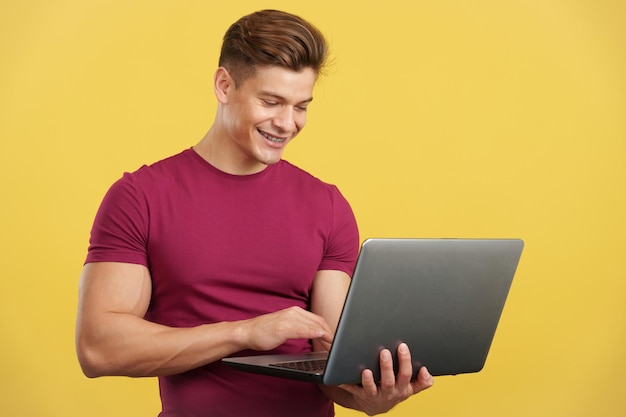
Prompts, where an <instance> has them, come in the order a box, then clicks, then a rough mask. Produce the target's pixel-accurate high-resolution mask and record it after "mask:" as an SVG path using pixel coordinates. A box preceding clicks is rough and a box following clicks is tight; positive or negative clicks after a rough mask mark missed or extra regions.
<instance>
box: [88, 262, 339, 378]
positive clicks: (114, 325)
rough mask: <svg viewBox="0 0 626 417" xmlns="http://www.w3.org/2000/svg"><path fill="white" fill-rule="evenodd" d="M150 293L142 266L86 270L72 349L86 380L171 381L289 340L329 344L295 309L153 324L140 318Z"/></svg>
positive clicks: (314, 320) (318, 321)
mask: <svg viewBox="0 0 626 417" xmlns="http://www.w3.org/2000/svg"><path fill="white" fill-rule="evenodd" d="M151 288H152V282H151V277H150V273H149V271H148V269H147V268H146V267H144V266H142V265H135V264H126V263H116V262H97V263H90V264H87V265H85V267H84V269H83V273H82V275H81V280H80V287H79V303H78V316H77V321H76V350H77V354H78V359H79V362H80V365H81V367H82V369H83V372H84V373H85V375H87V376H89V377H97V376H103V375H126V376H157V375H169V374H176V373H181V372H184V371H187V370H190V369H193V368H197V367H199V366H202V365H205V364H207V363H211V362H214V361H216V360H219V359H221V358H223V357H225V356H228V355H230V354H232V353H235V352H237V351H240V350H243V349H256V350H269V349H273V348H274V347H276V346H279V345H280V344H282V343H284V342H285V341H287V340H288V339H293V338H304V339H318V338H319V339H322V340H326V341H327V342H328V343H329V342H330V341H331V340H332V332H331V330H330V328H329V326H328V325H327V324H326V323H325V321H324V320H323V319H322V318H321V317H319V316H316V315H314V314H312V313H310V312H308V311H305V310H303V309H300V308H296V307H293V308H289V309H286V310H282V311H278V312H276V313H271V314H266V315H263V316H259V317H255V318H253V319H249V320H242V321H236V322H222V323H215V324H205V325H201V326H197V327H192V328H172V327H167V326H163V325H160V324H156V323H152V322H150V321H147V320H145V319H144V316H145V314H146V311H147V309H148V306H149V304H150V297H151Z"/></svg>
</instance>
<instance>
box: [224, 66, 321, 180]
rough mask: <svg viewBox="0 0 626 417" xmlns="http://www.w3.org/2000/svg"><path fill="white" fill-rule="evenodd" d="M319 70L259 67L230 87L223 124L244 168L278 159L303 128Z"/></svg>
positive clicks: (234, 154) (261, 166) (258, 168)
mask: <svg viewBox="0 0 626 417" xmlns="http://www.w3.org/2000/svg"><path fill="white" fill-rule="evenodd" d="M315 79H316V74H315V71H314V70H312V69H311V68H306V69H304V70H303V71H301V72H294V71H291V70H289V69H285V68H282V67H275V66H272V67H260V68H257V71H256V73H255V74H254V75H253V76H252V77H250V78H248V79H246V80H245V81H243V83H241V84H240V85H239V87H238V88H234V84H231V87H230V88H229V90H228V93H227V95H226V100H225V101H224V102H223V104H225V105H224V116H225V117H224V119H223V121H224V125H225V127H226V131H227V133H228V134H229V135H230V139H231V141H232V143H233V144H234V146H233V147H232V149H231V151H232V155H231V157H233V159H234V160H236V161H237V162H236V163H237V165H238V166H239V167H240V168H243V170H242V171H246V172H248V173H250V172H258V171H261V170H262V169H264V168H265V167H266V166H267V165H270V164H274V163H276V162H278V161H279V160H280V159H281V157H282V154H283V151H284V150H285V147H286V146H287V144H288V143H289V142H290V141H291V139H293V138H295V137H296V135H297V134H298V133H299V132H300V131H301V130H302V129H303V128H304V125H305V123H306V111H307V106H308V105H309V103H310V102H311V100H312V93H313V86H314V85H315Z"/></svg>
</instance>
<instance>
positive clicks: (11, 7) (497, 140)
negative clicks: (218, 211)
mask: <svg viewBox="0 0 626 417" xmlns="http://www.w3.org/2000/svg"><path fill="white" fill-rule="evenodd" d="M225 3H228V2H209V1H197V0H196V1H182V2H174V1H163V0H151V1H147V0H136V1H121V0H110V1H104V0H88V1H79V0H45V1H44V0H23V1H3V2H2V3H1V4H0V140H1V145H0V175H1V185H2V201H1V204H0V233H1V238H0V245H1V246H0V257H1V258H0V317H1V319H0V360H1V369H0V415H2V416H11V417H13V416H46V417H55V416H59V417H68V416H90V417H100V416H115V417H120V416H122V417H123V416H133V417H144V416H145V417H147V416H156V414H157V413H158V410H159V401H158V391H157V385H156V380H154V379H130V378H101V379H96V380H89V379H87V378H85V377H84V376H83V375H82V374H81V372H80V369H79V367H78V364H77V361H76V358H75V353H74V345H73V337H74V336H73V331H74V319H75V311H76V295H77V289H76V287H77V282H78V276H79V273H80V270H81V266H82V261H83V259H84V256H85V252H86V247H87V241H88V234H89V230H90V227H91V222H92V220H93V216H94V214H95V211H96V209H97V207H98V205H99V203H100V200H101V198H102V196H103V194H104V192H105V191H106V189H107V188H108V187H109V185H110V184H111V183H112V182H113V181H114V180H116V179H117V178H118V177H119V176H120V175H121V174H122V172H124V171H132V170H135V169H136V168H138V167H139V166H140V165H141V164H143V163H149V162H153V161H156V160H158V159H161V158H163V157H166V156H169V155H170V154H173V153H175V152H178V151H179V150H181V149H184V148H187V147H189V146H191V145H193V144H195V143H196V142H197V141H198V140H199V139H200V137H201V136H202V135H203V134H204V133H205V131H206V130H207V129H208V127H209V125H210V123H211V121H212V118H213V113H214V110H215V99H214V97H213V95H212V89H211V77H212V74H213V71H214V69H215V66H216V61H217V56H218V49H219V46H220V42H221V36H222V35H223V33H224V31H225V30H226V28H227V27H228V26H229V25H230V24H231V23H232V22H233V21H234V20H236V19H237V18H238V17H240V16H241V15H243V14H247V13H249V12H251V11H254V10H258V9H261V8H268V7H271V8H281V9H285V10H288V11H291V12H295V13H298V14H301V15H302V16H304V17H306V18H308V19H310V20H311V21H313V22H314V23H315V24H317V25H318V26H319V27H320V28H321V29H322V30H323V31H324V32H325V33H326V34H327V36H328V38H329V40H330V41H331V44H332V48H333V55H334V57H335V59H334V64H333V66H332V67H331V68H330V70H329V74H328V76H327V77H324V78H322V79H321V81H320V83H319V84H318V86H317V87H316V91H315V96H316V99H315V102H314V103H313V105H312V106H311V108H310V113H309V124H308V126H307V128H306V129H305V130H304V132H303V133H302V135H301V137H300V138H299V139H298V140H297V141H296V142H294V143H293V144H292V145H291V148H290V149H289V150H288V152H287V154H286V157H287V158H288V159H290V160H291V161H293V162H295V163H296V164H298V165H300V166H302V167H303V168H305V169H307V170H309V171H311V172H312V173H314V174H315V175H317V176H319V177H320V178H322V179H324V180H326V181H329V182H332V183H335V184H337V185H339V187H340V188H341V189H342V191H343V192H344V194H345V195H346V196H347V197H348V198H349V200H350V201H351V202H352V204H353V207H354V210H355V212H356V215H357V217H358V220H359V223H360V227H361V233H362V237H369V236H399V237H408V236H418V237H521V238H523V239H524V240H525V241H526V249H525V252H524V254H523V257H522V261H521V264H520V267H519V269H518V273H517V275H516V278H515V281H514V285H513V287H512V290H511V293H510V298H509V300H508V302H507V305H506V309H505V312H504V315H503V317H502V320H501V322H500V326H499V330H498V333H497V334H496V338H495V341H494V344H493V346H492V351H491V353H490V356H489V358H488V361H487V365H486V367H485V369H484V370H483V371H482V372H480V373H478V374H471V375H462V376H457V377H441V378H438V379H437V381H436V385H435V387H434V388H433V389H431V390H429V391H428V392H425V393H423V394H421V395H419V396H417V397H414V398H412V399H411V400H409V401H408V402H406V403H404V404H403V405H401V406H399V407H398V408H397V409H395V410H394V411H393V412H392V413H390V414H391V415H394V416H412V415H428V416H461V415H462V416H481V417H482V416H494V417H495V416H512V417H516V416H520V417H521V416H530V415H532V416H536V417H543V416H545V417H548V416H550V417H552V416H567V417H576V416H580V417H583V416H585V417H586V416H603V417H613V416H614V417H617V416H624V415H626V402H625V400H624V395H626V382H625V381H626V376H625V375H626V360H624V356H625V354H626V307H625V305H624V301H623V300H624V298H625V294H626V280H625V278H626V268H625V267H626V256H625V255H624V250H625V249H626V220H625V217H626V24H625V23H624V22H625V19H626V6H625V5H626V3H625V2H623V1H621V0H615V1H609V0H554V1H543V0H526V1H524V0H510V1H495V0H475V1H464V0H450V1H442V2H433V1H426V0H424V1H408V0H407V1H400V0H387V1H383V2H379V1H377V2H374V1H371V2H365V1H357V0H353V1H344V2H340V1H337V0H332V1H331V0H318V1H315V2H294V1H293V0H285V1H265V2H261V1H251V0H250V1H239V2H232V4H230V5H226V4H225ZM416 320H419V318H416ZM242 395H245V393H242ZM337 414H338V415H339V416H352V415H356V413H353V412H350V411H346V410H343V409H339V410H338V412H337Z"/></svg>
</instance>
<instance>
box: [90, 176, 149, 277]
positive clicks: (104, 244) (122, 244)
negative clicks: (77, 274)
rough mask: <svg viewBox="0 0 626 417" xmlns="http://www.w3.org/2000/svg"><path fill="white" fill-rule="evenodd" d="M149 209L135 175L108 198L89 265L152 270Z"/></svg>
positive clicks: (96, 225)
mask: <svg viewBox="0 0 626 417" xmlns="http://www.w3.org/2000/svg"><path fill="white" fill-rule="evenodd" d="M148 230H149V216H148V206H147V203H146V200H145V197H144V196H143V193H141V192H140V191H139V190H138V189H137V187H136V186H135V185H134V183H133V181H132V175H131V174H128V173H127V174H124V176H123V177H122V178H121V179H120V180H118V181H117V182H115V183H114V184H113V185H112V186H111V188H110V189H109V191H108V192H107V194H106V195H105V197H104V199H103V200H102V203H101V204H100V208H99V209H98V212H97V214H96V218H95V220H94V224H93V227H92V230H91V237H90V241H89V250H88V253H87V259H86V261H85V263H89V262H126V263H134V264H140V265H144V266H148V255H147V241H148Z"/></svg>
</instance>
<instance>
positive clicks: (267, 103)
mask: <svg viewBox="0 0 626 417" xmlns="http://www.w3.org/2000/svg"><path fill="white" fill-rule="evenodd" d="M263 104H265V105H266V106H268V107H273V106H277V105H278V103H277V102H275V101H271V100H263Z"/></svg>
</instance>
